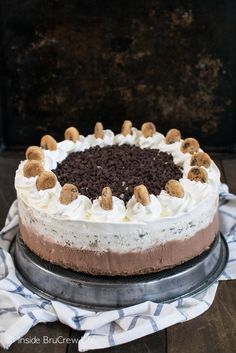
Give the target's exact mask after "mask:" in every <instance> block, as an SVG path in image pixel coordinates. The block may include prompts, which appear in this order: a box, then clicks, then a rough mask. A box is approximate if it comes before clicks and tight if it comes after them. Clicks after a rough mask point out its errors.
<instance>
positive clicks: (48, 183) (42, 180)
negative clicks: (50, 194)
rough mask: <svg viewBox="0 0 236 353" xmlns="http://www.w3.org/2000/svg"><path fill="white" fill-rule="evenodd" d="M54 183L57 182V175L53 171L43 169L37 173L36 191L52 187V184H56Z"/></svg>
mask: <svg viewBox="0 0 236 353" xmlns="http://www.w3.org/2000/svg"><path fill="white" fill-rule="evenodd" d="M56 183H57V177H56V175H55V174H54V173H53V172H46V171H43V172H42V173H40V174H39V176H38V178H37V180H36V188H37V190H38V191H39V190H46V189H52V188H54V186H56Z"/></svg>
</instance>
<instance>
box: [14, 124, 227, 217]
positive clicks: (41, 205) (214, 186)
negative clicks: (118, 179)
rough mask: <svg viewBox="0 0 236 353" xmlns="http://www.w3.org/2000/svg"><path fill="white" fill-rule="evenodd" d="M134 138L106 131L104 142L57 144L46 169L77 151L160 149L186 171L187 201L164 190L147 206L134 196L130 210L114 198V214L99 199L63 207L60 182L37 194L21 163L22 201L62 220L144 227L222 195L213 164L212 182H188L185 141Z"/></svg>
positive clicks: (18, 185) (183, 181) (17, 180)
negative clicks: (119, 147) (132, 147)
mask: <svg viewBox="0 0 236 353" xmlns="http://www.w3.org/2000/svg"><path fill="white" fill-rule="evenodd" d="M132 131H133V134H132V135H127V136H123V135H122V134H117V135H116V136H114V133H113V132H112V131H111V130H104V138H103V139H100V138H98V139H96V138H95V135H94V134H93V135H88V136H87V137H84V136H82V135H80V138H79V140H78V141H77V142H76V143H74V142H73V141H70V140H64V141H61V142H59V143H58V144H57V150H56V151H49V150H43V152H44V162H43V163H44V169H45V170H52V169H55V168H56V166H57V163H60V162H61V161H62V160H63V159H65V158H66V157H67V156H68V154H70V153H72V152H76V151H84V150H85V149H87V148H90V147H94V146H97V145H98V146H100V147H104V146H106V145H113V144H118V145H122V144H124V143H127V144H130V145H133V144H135V145H137V146H140V147H141V148H157V149H159V150H161V151H163V152H167V153H170V154H171V155H172V156H173V158H174V162H175V163H176V164H178V165H179V166H180V167H182V168H183V178H182V179H180V183H181V184H182V186H183V188H184V197H183V198H182V199H180V198H176V197H173V196H170V195H169V194H167V193H166V192H165V191H164V190H162V192H161V193H160V195H159V196H157V197H156V196H155V195H150V198H151V203H150V204H149V205H148V206H143V205H141V204H140V203H137V202H136V200H135V198H134V196H133V197H132V198H131V199H130V200H129V202H128V203H127V205H126V207H125V205H124V202H123V201H122V200H121V199H119V198H117V197H114V196H113V210H111V211H105V210H103V209H102V208H101V207H100V201H99V199H97V200H94V201H93V203H92V202H91V201H90V200H89V199H88V198H86V197H85V196H82V195H79V197H78V199H76V200H74V201H73V202H72V203H71V204H69V205H62V204H60V201H59V197H60V190H61V186H60V184H59V182H58V183H57V185H56V187H55V188H53V189H48V190H43V191H37V189H36V187H35V184H36V179H37V177H31V178H26V177H24V175H23V166H24V163H25V162H26V161H24V162H21V163H20V165H19V167H18V169H17V171H16V176H15V187H16V189H17V194H18V196H19V197H22V198H23V200H24V201H25V202H26V204H28V205H30V206H31V207H35V208H37V209H40V210H42V211H45V210H46V211H47V214H48V213H49V214H51V215H52V216H53V217H59V218H62V219H69V220H79V219H80V220H88V221H101V222H113V223H124V224H125V223H126V224H127V223H133V222H136V223H143V222H147V223H148V222H153V221H155V220H158V219H159V218H163V219H165V218H172V217H177V216H179V215H182V214H184V213H187V212H188V211H189V210H192V209H194V208H197V207H198V205H199V204H200V203H201V202H202V201H204V200H207V199H208V198H211V197H215V195H217V194H218V187H219V183H220V172H219V170H218V168H217V166H216V165H215V163H214V162H213V161H212V162H211V165H210V167H209V168H207V169H206V171H207V173H208V180H207V182H206V183H201V182H195V181H190V180H189V179H187V175H188V171H189V170H190V168H191V166H190V160H191V157H192V155H191V154H189V153H185V154H184V153H182V152H181V151H180V146H181V143H182V140H181V141H179V142H175V143H173V144H166V143H165V137H164V135H162V134H160V133H158V132H156V133H155V134H154V135H153V136H152V137H148V138H145V137H144V136H143V135H142V134H141V132H140V131H139V130H137V129H136V128H132Z"/></svg>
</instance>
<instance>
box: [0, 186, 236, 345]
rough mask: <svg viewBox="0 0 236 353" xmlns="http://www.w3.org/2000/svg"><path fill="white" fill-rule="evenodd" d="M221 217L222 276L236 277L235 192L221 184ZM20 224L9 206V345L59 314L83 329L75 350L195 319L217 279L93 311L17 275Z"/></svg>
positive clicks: (4, 305)
mask: <svg viewBox="0 0 236 353" xmlns="http://www.w3.org/2000/svg"><path fill="white" fill-rule="evenodd" d="M219 212H220V221H221V232H222V233H223V234H224V236H225V238H226V240H227V242H228V245H229V251H230V257H229V262H228V265H227V267H226V269H225V271H224V272H223V274H222V276H221V277H220V280H227V279H235V278H236V196H235V195H232V194H230V193H229V190H228V187H227V185H225V184H222V185H221V188H220V205H219ZM17 228H18V209H17V202H16V201H15V202H14V203H13V205H12V206H11V208H10V210H9V213H8V216H7V219H6V224H5V226H4V228H3V229H2V231H1V233H0V345H1V346H2V347H4V348H9V347H10V345H11V344H12V343H13V342H15V341H17V340H18V339H20V338H21V337H22V336H24V335H25V334H26V333H27V332H28V331H29V330H30V328H31V327H32V326H34V325H37V323H39V322H52V321H56V320H59V321H61V322H62V323H64V324H66V325H68V326H70V327H72V328H73V329H76V330H83V331H85V334H84V335H83V337H82V338H81V339H80V341H79V346H78V350H79V351H80V352H85V351H88V350H90V349H99V348H105V347H111V346H115V345H118V344H122V343H125V342H129V341H132V340H135V339H137V338H140V337H143V336H145V335H148V334H151V333H153V332H156V331H159V330H162V329H164V328H166V327H169V326H171V325H174V324H175V323H178V322H183V321H187V320H190V319H193V318H195V317H197V316H199V315H201V314H202V313H203V312H205V311H206V310H207V309H208V308H209V307H210V306H211V304H212V302H213V300H214V297H215V294H216V291H217V287H218V281H217V282H215V283H214V284H213V285H212V286H211V287H209V288H208V289H207V290H205V291H204V292H201V293H200V294H198V295H195V296H192V297H186V298H183V299H180V300H176V301H174V302H172V303H169V304H163V303H153V302H144V303H142V304H138V305H134V306H131V307H128V308H124V309H120V310H110V311H106V312H95V311H94V312H93V311H88V310H84V309H80V308H76V307H73V306H69V305H65V304H63V303H60V302H58V301H50V300H45V299H42V298H40V297H39V296H38V295H36V294H34V293H32V292H31V291H29V290H28V289H27V288H26V287H25V286H24V285H22V283H21V282H20V281H19V280H18V278H17V277H16V274H15V268H14V263H13V261H12V258H11V255H10V253H9V252H8V251H9V249H10V246H11V244H12V240H13V239H14V237H15V235H16V233H17Z"/></svg>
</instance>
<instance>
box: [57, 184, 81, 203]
mask: <svg viewBox="0 0 236 353" xmlns="http://www.w3.org/2000/svg"><path fill="white" fill-rule="evenodd" d="M78 196H79V192H78V189H77V187H76V186H75V185H73V184H64V185H63V187H62V189H61V192H60V203H62V204H63V205H69V204H70V203H71V202H72V201H74V200H76V199H77V198H78Z"/></svg>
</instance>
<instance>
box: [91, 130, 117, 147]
mask: <svg viewBox="0 0 236 353" xmlns="http://www.w3.org/2000/svg"><path fill="white" fill-rule="evenodd" d="M113 141H114V133H113V131H111V130H109V129H107V130H104V137H103V138H102V139H101V138H96V137H95V134H92V135H88V136H87V137H86V142H87V143H88V145H89V146H90V147H95V146H100V147H104V146H110V145H113Z"/></svg>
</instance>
